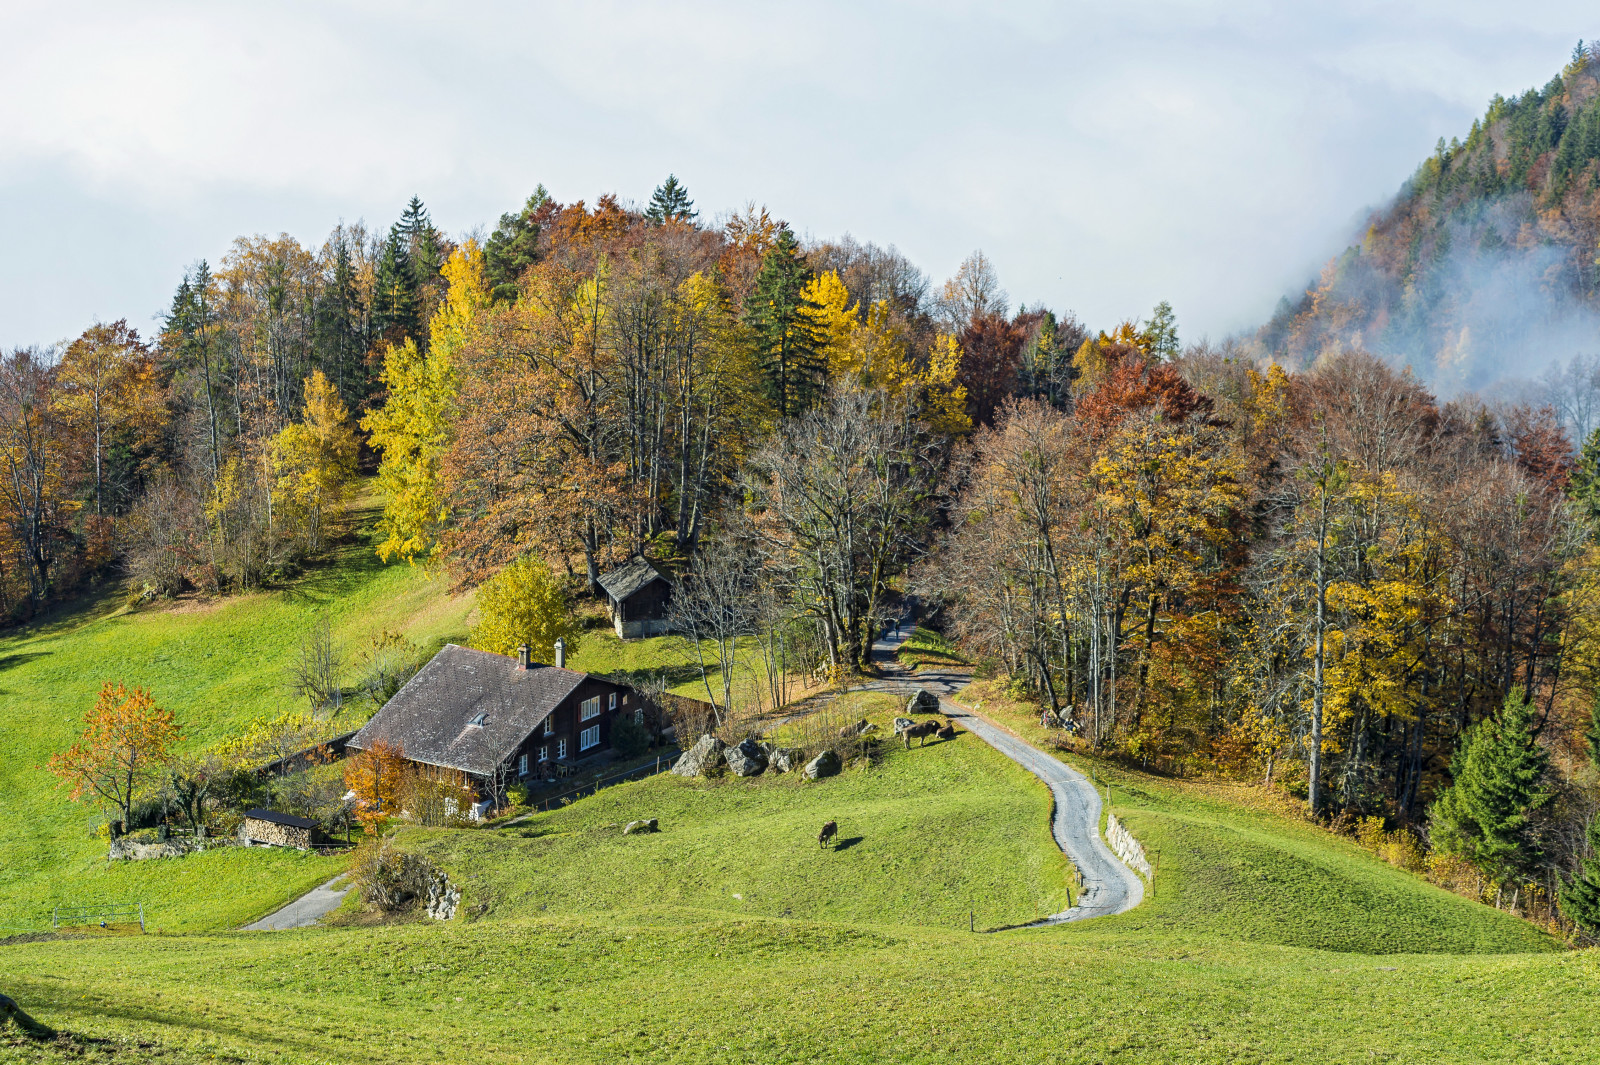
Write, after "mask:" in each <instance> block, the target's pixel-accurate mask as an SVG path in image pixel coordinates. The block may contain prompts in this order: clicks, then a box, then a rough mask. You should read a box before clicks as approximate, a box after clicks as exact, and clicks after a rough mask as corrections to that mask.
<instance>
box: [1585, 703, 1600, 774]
mask: <svg viewBox="0 0 1600 1065" xmlns="http://www.w3.org/2000/svg"><path fill="white" fill-rule="evenodd" d="M1583 739H1584V742H1585V744H1586V745H1587V746H1588V748H1589V763H1590V764H1591V765H1593V766H1594V767H1595V768H1596V769H1600V697H1597V698H1596V699H1595V701H1594V704H1593V705H1592V706H1590V707H1589V728H1588V731H1586V732H1585V733H1584V734H1583Z"/></svg>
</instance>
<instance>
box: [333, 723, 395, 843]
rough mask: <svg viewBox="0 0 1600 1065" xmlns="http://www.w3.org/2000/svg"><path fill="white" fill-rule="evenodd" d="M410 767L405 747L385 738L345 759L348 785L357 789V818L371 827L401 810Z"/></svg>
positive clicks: (345, 776)
mask: <svg viewBox="0 0 1600 1065" xmlns="http://www.w3.org/2000/svg"><path fill="white" fill-rule="evenodd" d="M407 768H408V767H407V765H406V756H405V750H404V749H403V748H402V747H401V746H400V745H399V744H397V743H385V742H384V741H383V740H375V741H374V742H373V744H372V746H371V747H369V748H367V749H366V750H364V751H362V752H361V753H359V754H357V755H356V756H355V757H354V758H351V759H350V760H349V761H348V762H346V763H345V766H344V783H345V786H346V787H348V788H349V789H350V790H351V791H353V792H355V793H356V820H358V821H360V822H361V823H362V824H363V825H366V826H367V827H368V828H369V829H371V828H375V827H376V826H377V825H378V824H379V823H381V822H383V821H385V820H387V819H388V818H390V817H393V816H395V815H396V814H398V813H399V812H400V797H401V795H402V794H403V789H404V788H405V785H406V772H407Z"/></svg>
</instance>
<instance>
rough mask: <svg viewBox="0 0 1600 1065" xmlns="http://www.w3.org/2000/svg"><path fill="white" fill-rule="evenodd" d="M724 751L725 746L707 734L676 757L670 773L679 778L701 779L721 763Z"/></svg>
mask: <svg viewBox="0 0 1600 1065" xmlns="http://www.w3.org/2000/svg"><path fill="white" fill-rule="evenodd" d="M726 749H727V744H725V743H723V742H722V741H721V740H719V739H717V738H716V737H715V736H713V735H711V734H710V733H707V734H706V735H704V736H701V737H700V738H699V739H698V740H696V741H695V744H694V746H693V747H690V748H689V749H688V750H687V751H684V752H683V753H682V754H681V755H679V756H678V761H677V762H676V763H674V765H673V767H672V771H673V772H674V773H676V774H678V775H679V776H680V777H703V776H705V775H706V774H708V773H710V772H711V771H712V770H713V769H715V768H717V766H718V765H720V764H721V763H722V752H723V751H724V750H726Z"/></svg>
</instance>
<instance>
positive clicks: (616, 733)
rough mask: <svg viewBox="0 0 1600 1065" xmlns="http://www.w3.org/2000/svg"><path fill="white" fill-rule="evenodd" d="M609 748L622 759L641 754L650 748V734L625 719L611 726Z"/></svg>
mask: <svg viewBox="0 0 1600 1065" xmlns="http://www.w3.org/2000/svg"><path fill="white" fill-rule="evenodd" d="M611 746H613V747H615V748H616V750H617V753H618V754H620V755H622V757H624V758H633V757H636V756H638V755H641V754H643V753H644V752H645V751H646V750H648V749H649V747H650V732H649V730H648V729H646V728H645V727H644V726H643V725H641V724H639V723H638V722H637V721H635V720H634V719H633V718H631V717H625V718H622V719H621V720H619V721H617V722H616V723H615V724H613V725H612V726H611Z"/></svg>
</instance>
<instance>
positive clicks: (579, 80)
mask: <svg viewBox="0 0 1600 1065" xmlns="http://www.w3.org/2000/svg"><path fill="white" fill-rule="evenodd" d="M1596 35H1600V15H1597V14H1596V13H1595V10H1594V8H1593V6H1592V4H1585V5H1579V4H1577V3H1567V4H1545V5H1529V4H1506V3H1504V2H1503V0H1501V2H1496V3H1482V4H1480V3H1471V2H1462V0H1453V2H1448V3H1445V2H1438V3H1418V4H1402V3H1394V2H1384V3H1377V2H1373V3H1365V2H1350V0H1342V2H1341V3H1339V4H1336V5H1335V4H1311V3H1265V2H1258V3H1252V2H1249V0H1231V2H1227V3H1222V2H1190V3H1177V2H1172V3H1146V4H1128V3H1107V2H1105V0H1099V2H1095V3H1081V4H1079V3H1057V4H1044V3H1014V4H1005V3H996V2H984V3H957V2H944V3H939V2H921V3H879V4H868V3H862V2H859V0H858V2H854V3H844V4H828V3H817V2H813V3H806V4H784V5H778V4H768V3H753V2H750V0H745V2H742V3H729V4H668V3H658V4H648V5H646V4H639V5H630V4H613V3H605V2H600V0H586V2H579V3H574V2H569V3H564V4H559V5H557V4H550V5H542V4H534V3H527V4H495V3H476V4H448V5H447V4H407V3H401V2H397V0H387V2H384V3H376V2H373V3H333V2H328V0H322V2H318V3H306V4H294V3H272V4H261V3H248V4H244V3H240V4H228V3H217V2H208V3H154V2H150V3H137V4H130V3H126V2H119V3H101V4H73V3H65V2H61V0H51V2H49V3H25V2H21V0H0V238H3V245H0V246H3V249H4V254H3V258H0V345H3V346H7V347H9V346H11V345H16V344H32V343H49V342H53V341H56V340H60V339H63V338H66V337H68V336H72V335H76V334H77V333H78V332H79V331H81V330H82V329H83V328H84V327H85V326H87V325H89V324H90V323H91V322H93V321H94V320H95V319H104V320H111V319H116V318H122V317H126V318H128V319H129V320H130V321H132V322H133V323H134V324H136V325H137V326H139V327H140V328H141V329H142V330H149V329H150V328H151V326H152V323H153V319H154V317H155V316H156V315H157V314H159V313H160V312H161V311H162V310H163V308H164V307H165V306H166V304H167V303H168V301H169V300H170V298H171V293H172V290H173V288H174V287H175V286H176V284H177V282H178V280H179V278H180V276H181V274H182V272H183V270H184V268H185V267H186V266H187V265H189V264H192V263H194V262H196V261H197V260H199V259H201V258H208V259H210V260H212V261H213V262H216V261H217V260H219V259H220V258H221V257H222V256H223V254H224V253H225V252H226V250H227V247H228V244H229V243H230V241H231V240H232V239H233V237H235V236H237V235H239V234H249V233H271V234H276V233H278V232H288V233H290V234H292V235H294V236H296V237H298V238H299V239H300V240H302V241H304V242H307V243H309V244H313V245H320V244H321V242H322V240H323V238H324V237H325V236H326V234H327V231H328V230H329V229H330V228H331V227H332V226H333V225H334V223H336V222H337V221H339V220H340V219H345V220H355V219H357V218H365V219H366V220H367V221H368V222H369V223H371V224H375V225H379V226H382V227H385V228H386V227H387V226H388V224H389V223H390V222H392V221H393V220H394V219H395V218H396V217H397V216H398V214H399V212H400V209H401V207H402V206H403V205H404V203H405V201H406V200H407V199H408V198H409V197H410V196H411V195H412V194H413V193H415V194H417V195H419V196H421V197H422V198H423V200H424V201H425V202H426V203H427V205H428V207H429V208H430V209H431V210H432V212H433V216H434V220H435V221H436V223H438V224H439V225H440V226H442V227H443V228H444V229H446V230H448V231H450V232H452V233H461V232H464V231H466V230H468V229H469V228H471V227H473V226H475V225H480V224H481V225H485V226H488V227H492V226H493V224H494V220H495V219H496V218H497V217H498V216H499V215H500V214H501V213H502V212H504V211H507V210H511V209H514V208H516V207H517V206H519V205H520V204H521V202H522V201H523V200H524V199H525V198H526V196H527V194H528V193H529V192H530V191H531V190H532V188H533V186H534V185H535V184H536V183H538V182H543V183H544V184H545V185H546V186H547V187H548V188H549V189H550V191H551V193H552V194H553V195H554V196H555V197H556V198H557V199H559V200H561V201H563V202H571V201H573V200H577V199H586V200H588V201H589V202H591V203H592V202H593V201H594V198H595V197H596V195H598V194H599V193H602V192H615V193H617V194H618V195H619V196H620V197H622V198H623V199H624V200H634V201H640V202H642V201H644V200H646V199H647V198H648V197H649V195H650V191H651V189H652V188H653V187H654V186H655V185H656V184H657V183H658V182H660V181H661V179H662V178H664V177H665V176H666V175H667V173H668V172H669V171H670V172H674V173H676V174H677V175H678V177H679V178H680V179H681V180H682V181H683V182H684V183H685V184H686V185H687V186H688V188H689V191H690V193H691V194H692V195H693V196H694V198H695V200H696V204H697V206H698V207H699V208H700V209H701V211H702V212H703V214H704V216H706V217H708V218H709V217H714V216H716V215H717V214H720V213H723V212H726V211H729V210H733V209H736V208H738V207H740V206H742V205H743V204H744V203H745V202H747V201H750V200H754V201H756V202H757V203H761V204H766V205H768V206H769V207H770V208H771V209H772V211H773V213H774V214H775V215H777V216H779V217H782V218H785V219H787V220H788V221H789V222H790V223H791V224H792V225H793V226H794V227H795V228H796V230H797V231H799V232H800V233H802V234H803V235H809V236H812V237H831V236H838V235H841V234H843V233H846V232H848V233H851V234H854V235H855V236H856V237H857V238H858V239H861V240H871V241H875V242H878V243H882V244H891V243H892V244H895V245H897V246H898V247H899V248H900V250H901V251H903V252H904V253H906V254H907V255H908V256H910V257H911V258H912V259H913V260H914V261H915V262H916V263H917V264H918V265H920V266H921V267H922V268H923V269H924V270H926V271H927V272H928V273H929V274H930V275H931V276H932V277H933V278H934V280H935V281H939V280H942V279H943V278H944V277H946V276H948V275H949V274H950V273H952V272H953V271H954V270H955V268H956V266H957V265H958V264H959V263H960V261H961V259H962V258H963V257H964V256H965V255H966V254H968V253H969V252H971V251H972V250H973V249H975V248H981V249H983V250H984V251H985V252H986V253H987V254H988V255H989V256H990V258H991V259H992V260H993V261H994V263H995V265H996V267H997V268H998V270H999V273H1000V278H1001V281H1002V283H1003V284H1004V285H1005V287H1006V288H1007V289H1008V290H1009V292H1010V293H1011V296H1012V300H1013V304H1015V303H1018V302H1024V301H1025V302H1028V303H1034V304H1037V303H1040V302H1043V303H1045V304H1047V305H1049V306H1051V307H1053V308H1055V309H1057V310H1074V311H1076V312H1077V313H1078V314H1079V315H1080V316H1081V317H1082V318H1084V319H1085V320H1086V321H1087V322H1088V323H1089V324H1092V325H1095V326H1109V325H1110V324H1112V323H1113V322H1114V321H1115V320H1117V319H1120V318H1123V317H1128V316H1139V315H1143V314H1145V313H1147V312H1148V310H1149V308H1150V307H1151V306H1152V305H1153V304H1154V303H1155V302H1156V301H1157V300H1159V299H1163V298H1165V299H1169V300H1171V301H1172V303H1173V305H1174V307H1175V308H1176V310H1177V314H1178V321H1179V326H1180V329H1181V331H1182V333H1183V335H1184V337H1185V339H1195V338H1196V337H1198V336H1199V335H1200V334H1209V335H1211V336H1212V337H1213V338H1219V337H1221V336H1222V335H1224V334H1226V333H1227V332H1229V331H1232V330H1235V329H1240V328H1247V327H1250V326H1252V325H1255V324H1257V323H1259V321H1260V320H1262V319H1263V318H1264V317H1265V316H1266V315H1268V314H1270V313H1271V309H1272V306H1273V304H1275V303H1276V301H1277V299H1278V297H1279V296H1280V295H1282V294H1283V293H1284V292H1286V291H1289V290H1298V288H1299V287H1300V286H1301V285H1303V283H1304V282H1305V280H1306V279H1307V278H1308V277H1310V276H1311V275H1312V274H1313V273H1314V272H1315V270H1316V269H1317V268H1318V267H1319V266H1320V265H1321V263H1322V262H1323V261H1324V260H1325V259H1326V258H1327V257H1328V256H1329V255H1331V254H1333V253H1335V252H1336V251H1338V250H1339V249H1341V248H1342V247H1343V246H1344V245H1345V244H1346V243H1348V242H1349V240H1350V239H1351V238H1352V237H1353V236H1354V235H1355V234H1357V233H1358V231H1359V227H1360V221H1361V219H1362V218H1363V217H1364V215H1365V212H1366V211H1367V210H1368V209H1370V208H1371V207H1373V206H1375V205H1378V204H1381V203H1382V202H1383V201H1384V200H1385V199H1386V198H1387V197H1389V196H1390V195H1392V193H1393V192H1394V190H1395V189H1396V188H1397V187H1398V186H1399V184H1400V183H1401V182H1402V181H1403V180H1404V179H1405V178H1406V177H1407V176H1408V175H1409V174H1410V173H1411V172H1412V170H1413V168H1414V167H1415V166H1416V164H1417V163H1418V162H1419V161H1420V160H1421V159H1422V158H1423V157H1424V156H1425V155H1426V154H1427V153H1428V152H1429V151H1430V150H1431V149H1432V146H1433V144H1434V141H1435V140H1436V139H1437V138H1438V137H1440V136H1444V137H1446V138H1448V137H1450V136H1453V135H1458V134H1459V135H1464V134H1465V133H1466V130H1467V128H1468V126H1469V125H1470V124H1471V122H1472V119H1473V118H1474V117H1475V116H1477V115H1479V114H1481V113H1482V111H1483V108H1484V107H1485V105H1486V103H1487V102H1488V99H1489V97H1490V96H1492V95H1493V94H1494V93H1496V92H1500V93H1503V94H1506V95H1511V94H1513V93H1517V92H1521V91H1523V90H1524V89H1527V88H1530V87H1532V86H1534V85H1542V84H1543V83H1544V82H1546V81H1547V80H1549V78H1550V77H1551V76H1552V75H1554V74H1555V73H1556V72H1557V71H1558V70H1559V68H1560V67H1561V65H1562V64H1563V63H1564V62H1565V61H1566V59H1567V57H1568V55H1569V53H1570V52H1571V49H1572V46H1573V44H1574V43H1575V42H1576V40H1577V39H1578V38H1579V37H1592V36H1596Z"/></svg>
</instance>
